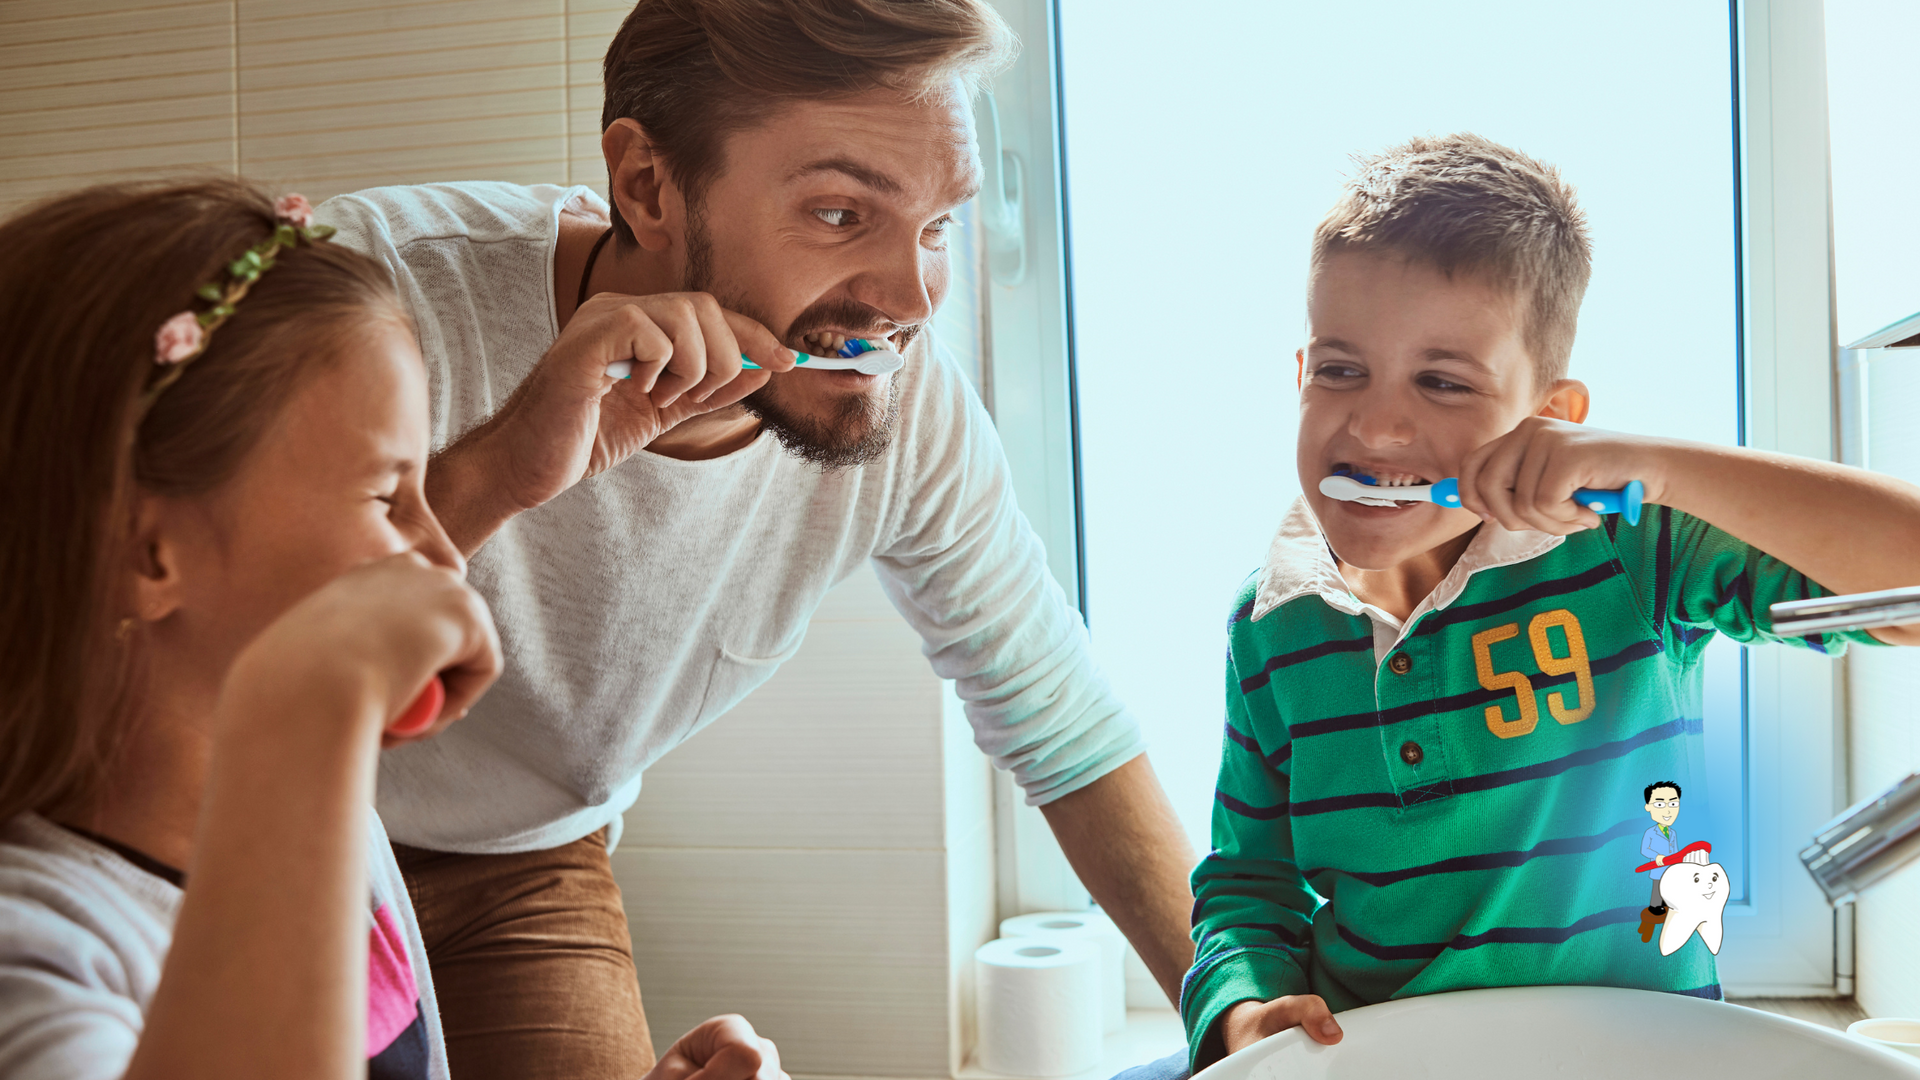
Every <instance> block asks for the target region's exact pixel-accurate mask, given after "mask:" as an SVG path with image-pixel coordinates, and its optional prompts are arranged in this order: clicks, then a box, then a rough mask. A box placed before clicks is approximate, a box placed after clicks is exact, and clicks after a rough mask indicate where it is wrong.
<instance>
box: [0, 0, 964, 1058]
mask: <svg viewBox="0 0 1920 1080" xmlns="http://www.w3.org/2000/svg"><path fill="white" fill-rule="evenodd" d="M628 7H629V3H628V2H623V0H420V2H412V3H407V2H400V3H380V2H376V0H302V2H300V3H293V2H290V0H219V2H187V3H179V2H172V3H158V2H154V0H144V2H142V0H0V215H4V214H7V213H11V212H13V211H15V210H17V209H19V208H21V207H23V206H25V205H26V204H27V203H29V202H31V201H32V200H34V199H37V198H42V197H45V196H48V195H52V194H55V193H59V192H62V191H66V190H68V189H70V188H72V187H76V186H82V185H85V184H89V183H96V182H99V181H103V180H108V179H113V178H116V177H122V176H129V175H151V174H153V173H154V172H156V171H162V172H184V171H192V170H202V171H204V170H217V171H231V170H235V169H238V170H239V171H240V172H241V173H242V174H243V175H246V176H249V177H252V178H254V179H256V180H260V181H262V182H264V183H266V184H268V185H269V186H270V187H272V188H274V189H276V190H281V191H288V190H297V191H300V192H302V193H304V194H305V195H307V196H308V197H309V198H311V199H313V200H314V201H316V202H318V201H319V200H321V199H323V198H326V197H328V196H331V195H335V194H338V193H341V192H346V191H353V190H356V189H359V188H363V187H369V186H373V185H379V184H398V183H424V182H429V181H436V180H461V179H490V180H506V181H513V182H519V183H534V182H546V183H585V184H591V185H593V186H594V187H595V188H596V189H599V190H601V191H602V192H603V193H604V190H605V170H604V167H603V165H602V163H601V159H600V152H599V115H600V99H601V95H600V70H599V63H600V58H601V55H602V53H603V52H604V49H605V43H606V42H607V40H608V39H609V38H610V37H611V36H612V34H613V32H614V30H615V29H616V28H617V27H618V26H619V23H620V20H621V18H622V17H623V16H624V15H625V13H626V11H627V10H628ZM963 250H965V251H968V252H972V251H974V245H972V244H968V245H965V246H964V247H963ZM957 270H958V272H957V273H956V275H955V278H956V289H957V290H958V291H959V292H961V293H963V294H965V293H966V292H967V289H966V287H965V284H964V283H966V282H971V281H975V280H977V275H975V274H973V273H972V272H971V268H970V267H966V266H962V267H958V268H957ZM970 300H971V297H970V296H969V295H961V296H957V297H955V298H954V299H952V300H950V301H949V303H948V305H947V309H946V310H945V311H943V314H942V319H943V322H946V323H949V324H950V325H951V332H943V335H942V336H943V339H944V340H946V342H947V343H948V345H949V347H958V348H962V349H965V348H967V347H968V345H969V343H972V344H974V345H976V346H977V343H978V341H979V340H980V336H981V335H980V334H979V333H978V327H977V326H974V325H972V324H973V323H974V322H976V321H977V320H978V319H979V318H980V308H979V306H978V304H977V303H972V302H970ZM961 359H962V360H963V362H965V361H971V363H968V367H969V368H970V369H972V370H974V371H976V372H977V370H978V357H964V356H963V357H961ZM991 819H992V802H991V794H990V787H989V785H988V771H987V766H986V762H985V759H984V758H983V757H982V756H981V755H980V754H979V753H978V752H977V751H976V750H974V749H973V748H972V746H971V745H970V743H969V741H968V738H967V734H966V730H965V725H964V724H963V723H962V722H961V721H960V720H959V718H958V715H957V711H956V709H955V707H954V705H953V703H952V701H951V699H950V697H949V696H948V692H947V691H945V690H944V689H943V687H942V685H941V683H940V682H939V680H937V679H935V678H934V676H933V675H932V673H931V672H930V671H929V670H928V668H927V664H926V661H925V660H924V659H923V658H922V657H921V655H920V651H919V641H918V639H917V638H915V637H914V635H913V634H912V632H911V631H909V630H908V629H907V628H906V626H905V624H904V623H902V622H901V620H900V618H899V616H898V615H897V614H895V613H894V611H893V610H892V608H891V607H890V606H889V605H888V604H887V602H886V600H885V598H884V596H883V595H882V594H881V592H880V589H879V585H878V583H877V582H876V581H875V579H874V578H873V575H872V574H871V573H870V572H864V571H863V572H862V573H860V574H858V575H856V576H855V578H854V579H853V580H851V581H849V582H848V583H846V584H845V585H843V586H841V587H840V588H839V589H837V590H835V591H834V593H833V594H832V595H831V596H830V597H829V598H828V600H827V602H826V604H825V606H824V607H823V608H822V610H821V612H820V613H819V615H818V617H817V618H816V619H815V620H814V624H813V627H812V629H811V631H810V632H809V633H808V635H807V639H806V643H805V645H804V646H803V647H802V648H801V650H800V652H799V654H798V655H797V656H796V657H794V659H793V660H792V661H790V662H789V663H788V664H787V665H786V666H785V667H783V668H782V669H781V671H780V672H779V673H778V674H777V675H776V676H775V677H774V678H773V680H772V681H771V682H769V683H768V684H767V685H766V686H764V687H763V688H762V689H761V690H760V691H759V692H758V693H756V694H755V695H753V697H752V698H751V699H749V700H748V701H747V702H745V703H744V704H743V705H741V706H740V707H739V708H738V709H736V710H735V711H734V713H733V714H731V715H729V716H727V717H725V718H724V719H722V720H721V721H720V722H719V723H717V724H715V725H713V726H712V727H711V728H709V729H708V730H707V731H706V732H704V733H702V734H701V735H700V736H699V737H697V738H695V739H694V740H693V741H692V742H690V743H689V744H688V745H686V746H684V747H682V748H680V749H678V750H676V751H675V752H674V753H672V754H670V755H669V756H668V757H667V758H666V759H665V760H664V761H663V762H661V763H660V764H659V765H658V766H656V767H655V768H654V769H653V770H651V771H650V772H649V773H648V774H647V781H646V790H645V791H644V793H643V794H642V796H641V799H640V803H639V804H638V806H636V807H635V808H634V810H633V811H632V812H631V813H630V814H629V815H628V823H627V833H626V837H625V840H624V842H623V844H622V846H621V848H620V850H619V851H618V852H617V853H616V854H615V870H616V873H617V874H618V875H619V877H620V881H621V884H622V887H623V889H624V890H625V893H626V896H627V908H628V914H629V917H630V919H631V922H632V926H633V932H634V946H635V954H636V959H637V961H638V964H639V970H640V978H641V985H642V989H643V992H644V994H645V996H646V1000H647V1006H648V1013H649V1016H650V1018H651V1020H652V1026H653V1031H654V1035H655V1038H656V1040H658V1041H659V1043H660V1044H661V1046H662V1048H664V1046H665V1044H666V1042H667V1041H668V1040H670V1039H672V1038H673V1037H674V1036H676V1035H678V1034H679V1033H680V1032H681V1031H683V1030H685V1029H686V1028H687V1027H688V1026H690V1025H691V1024H693V1023H694V1022H696V1021H698V1020H700V1019H703V1018H705V1017H706V1016H708V1015H711V1014H714V1013H718V1012H734V1011H737V1012H743V1013H745V1014H746V1015H747V1016H749V1017H750V1018H751V1019H752V1020H753V1021H754V1022H755V1023H756V1024H757V1025H758V1026H759V1028H760V1030H761V1031H762V1032H763V1033H765V1034H767V1035H770V1036H772V1037H773V1038H775V1039H776V1040H777V1041H778V1042H779V1044H780V1045H781V1047H782V1050H783V1053H784V1064H785V1065H786V1067H787V1069H788V1070H789V1071H790V1072H793V1073H795V1074H812V1075H843V1076H867V1077H873V1076H891V1077H923V1076H925V1077H934V1076H948V1075H951V1074H952V1072H953V1071H954V1070H956V1069H957V1068H958V1066H959V1063H960V1062H959V1054H960V1052H961V1047H962V1045H963V1042H962V1039H963V1036H964V1031H963V1028H964V1027H965V1026H966V1024H967V1023H968V1020H967V1019H966V1017H965V1016H964V1015H963V1014H964V1013H965V1012H966V1011H967V1010H965V1009H963V1008H962V1004H963V1003H964V1002H965V1001H966V1000H967V999H968V996H969V994H970V987H969V985H968V983H967V980H968V979H970V977H971V966H972V965H971V956H972V951H973V949H974V947H975V946H977V945H978V944H979V943H981V942H983V941H985V940H988V939H989V938H991V937H993V936H994V910H993V905H994V892H993V889H994V883H993V855H992V836H993V828H992V820H991Z"/></svg>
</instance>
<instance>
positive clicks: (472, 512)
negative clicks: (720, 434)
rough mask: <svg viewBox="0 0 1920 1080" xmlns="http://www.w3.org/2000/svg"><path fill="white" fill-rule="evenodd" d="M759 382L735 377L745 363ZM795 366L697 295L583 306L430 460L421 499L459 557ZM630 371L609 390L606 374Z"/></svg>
mask: <svg viewBox="0 0 1920 1080" xmlns="http://www.w3.org/2000/svg"><path fill="white" fill-rule="evenodd" d="M742 353H745V354H746V355H747V356H748V357H751V358H752V359H753V362H754V363H756V364H758V365H760V367H761V368H763V369H765V370H760V371H752V370H747V369H745V368H743V367H742V366H741V360H740V357H741V354H742ZM796 358H797V354H796V353H795V352H794V351H793V350H792V349H789V348H787V347H786V346H784V345H782V344H780V342H779V341H778V339H776V338H775V337H774V336H773V333H772V332H771V331H769V330H768V329H767V328H766V327H764V326H762V325H760V324H759V323H757V322H755V321H753V320H752V319H749V318H747V317H746V316H744V315H740V314H737V313H735V312H731V311H726V310H724V309H722V308H721V307H720V305H719V303H718V302H716V301H715V300H714V299H713V297H711V296H708V295H707V294H705V293H660V294H656V295H653V296H619V295H614V294H610V293H603V294H601V295H599V296H596V297H594V298H593V299H591V300H588V301H587V302H586V303H585V304H584V305H582V306H581V308H580V310H579V311H578V312H575V313H574V316H573V318H572V319H571V320H570V321H569V322H568V323H567V326H566V329H565V330H563V331H562V332H561V334H560V338H559V340H557V341H555V342H554V343H553V346H552V347H551V348H549V349H548V350H547V354H546V355H545V356H543V357H541V358H540V362H539V363H538V364H537V365H535V366H534V369H533V371H532V372H530V373H529V374H528V375H527V377H526V378H525V379H524V380H522V381H521V383H520V386H519V387H518V388H517V389H515V390H514V392H513V396H512V397H510V398H508V399H507V402H506V404H505V405H502V406H501V407H500V410H499V411H498V412H496V413H494V415H493V416H492V417H491V418H490V419H488V420H487V422H486V423H484V424H482V425H480V426H479V427H477V428H475V429H474V430H473V431H471V432H469V433H467V434H466V435H464V436H462V437H461V439H460V440H459V441H458V442H456V443H454V444H453V445H452V446H449V447H447V448H446V449H445V450H443V451H441V452H440V453H439V454H437V455H435V456H434V458H433V461H432V463H431V465H430V466H429V468H428V471H427V499H428V502H430V503H431V504H432V506H433V510H434V513H435V514H437V515H439V517H440V520H441V522H442V523H443V524H444V525H445V526H446V529H447V534H448V535H449V536H451V537H452V538H453V541H454V543H455V545H456V546H457V547H459V548H460V550H461V551H462V552H463V553H465V554H469V555H470V554H472V553H473V552H474V551H475V550H477V549H478V548H479V547H480V545H481V544H482V543H483V542H485V540H486V539H487V537H489V536H491V535H493V533H494V532H495V531H497V530H498V529H499V528H500V526H501V525H503V524H505V523H506V522H507V521H508V520H509V519H510V518H512V517H513V516H514V515H515V514H518V513H521V512H523V511H526V510H531V509H533V508H534V507H536V506H540V505H541V504H543V503H546V502H547V501H548V500H550V499H552V498H554V497H555V496H556V495H559V494H560V493H561V492H563V491H565V490H567V489H568V488H570V487H572V486H573V485H575V484H577V483H579V482H580V481H581V480H584V479H586V478H587V477H589V476H594V475H596V474H598V473H601V472H604V471H606V470H607V469H610V468H612V467H613V466H615V465H618V464H619V463H620V462H622V461H625V460H626V459H627V458H629V457H631V456H633V454H635V453H636V452H638V451H639V450H640V449H641V448H642V447H644V446H646V445H647V444H648V443H650V442H652V441H653V440H655V439H657V438H659V437H660V436H661V435H662V434H663V433H665V432H667V431H668V430H670V429H672V428H673V427H674V426H676V425H678V424H680V423H682V422H684V421H686V420H688V419H690V418H692V417H695V416H699V415H700V414H702V413H707V412H712V411H714V410H715V409H724V408H726V407H727V406H729V405H734V404H736V403H738V402H739V401H740V400H741V399H743V398H745V397H746V396H747V395H748V394H751V393H753V392H754V391H755V390H758V389H760V388H761V387H762V386H765V385H766V384H767V379H768V378H769V377H771V375H772V373H773V372H776V371H791V370H792V369H793V365H794V360H795V359H796ZM623 360H624V361H631V362H632V364H633V374H632V377H631V378H628V379H615V378H613V377H612V376H610V375H608V374H607V365H609V364H612V363H615V362H618V361H623Z"/></svg>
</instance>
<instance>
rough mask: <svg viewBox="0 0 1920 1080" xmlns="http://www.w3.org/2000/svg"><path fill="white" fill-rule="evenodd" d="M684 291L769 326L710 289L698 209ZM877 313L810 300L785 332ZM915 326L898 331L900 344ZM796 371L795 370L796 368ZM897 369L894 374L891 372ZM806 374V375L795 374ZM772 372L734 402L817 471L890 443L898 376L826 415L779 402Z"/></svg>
mask: <svg viewBox="0 0 1920 1080" xmlns="http://www.w3.org/2000/svg"><path fill="white" fill-rule="evenodd" d="M682 288H683V289H684V290H685V291H687V292H704V293H711V294H713V296H714V298H715V299H716V300H718V301H719V302H720V306H721V307H723V308H726V309H727V310H729V311H737V312H739V313H740V314H742V315H745V316H747V317H748V318H750V319H753V320H754V321H756V322H758V323H760V325H762V326H766V327H768V329H772V323H771V322H770V321H769V320H768V319H767V318H766V317H765V316H764V315H762V314H761V313H760V312H759V311H758V310H757V309H756V307H755V306H754V305H753V304H751V303H748V302H747V301H746V299H745V298H744V297H739V296H727V295H722V294H721V293H720V292H718V291H717V290H716V289H715V288H714V272H713V245H712V243H711V242H710V241H709V239H708V237H707V228H706V215H705V213H704V207H700V206H698V205H697V204H689V205H688V207H687V269H686V274H685V275H684V281H683V282H682ZM877 314H878V313H877V312H874V311H873V310H872V309H871V308H867V307H865V306H864V305H859V304H854V303H851V302H849V301H841V302H832V301H829V302H825V303H821V304H816V305H814V306H813V307H810V308H808V309H807V310H806V311H803V312H801V313H800V315H799V317H798V318H796V319H794V321H793V326H792V327H790V328H789V330H788V336H789V337H790V338H791V337H797V336H799V335H800V334H804V333H806V332H807V331H809V330H813V329H818V328H820V327H825V326H850V325H858V324H860V323H872V322H874V321H876V316H877ZM918 330H919V327H912V328H910V329H909V331H908V332H907V333H906V334H905V335H903V338H904V340H902V341H901V342H900V346H899V347H900V348H901V349H905V348H906V341H907V340H911V337H912V335H913V334H914V333H917V332H918ZM796 370H798V369H796ZM897 374H898V373H896V376H897ZM801 377H802V378H811V377H812V376H801ZM780 387H781V381H780V379H779V377H778V376H776V377H775V379H774V380H772V381H769V382H768V383H767V385H765V386H763V387H761V388H760V389H758V390H755V391H754V392H753V393H751V394H749V395H747V397H746V399H745V400H743V401H742V402H741V403H740V404H741V405H742V406H744V407H745V408H746V410H747V411H748V412H750V413H752V414H753V415H754V416H755V417H756V418H758V419H759V421H760V423H761V424H763V425H765V427H766V429H767V430H768V431H771V432H772V433H773V437H774V438H775V439H777V440H778V441H779V443H780V446H781V448H782V449H784V450H786V452H787V453H789V454H792V455H793V456H794V457H797V458H799V459H800V460H801V461H804V462H806V463H808V464H810V465H813V466H814V467H816V468H818V469H819V470H820V471H821V472H835V471H838V470H840V469H851V468H854V467H856V466H860V465H865V464H867V463H868V462H870V461H875V460H878V459H879V458H880V456H881V455H883V454H885V453H886V452H887V447H889V446H891V445H892V444H893V428H894V425H895V424H896V423H897V422H898V421H899V419H900V380H899V379H898V378H897V377H890V378H888V379H887V397H886V400H885V401H884V402H880V401H875V400H874V399H873V397H872V395H869V394H849V395H847V396H845V397H843V398H840V399H838V400H837V401H835V402H833V404H832V406H831V409H832V415H830V416H827V417H824V418H823V417H818V416H813V415H809V414H808V413H806V412H805V411H804V410H802V409H801V408H799V407H797V406H796V405H795V404H794V403H792V402H790V401H785V400H783V395H782V394H781V393H780Z"/></svg>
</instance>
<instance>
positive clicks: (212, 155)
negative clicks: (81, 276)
mask: <svg viewBox="0 0 1920 1080" xmlns="http://www.w3.org/2000/svg"><path fill="white" fill-rule="evenodd" d="M220 127H221V125H219V124H217V123H209V124H207V125H206V126H205V127H204V129H203V130H204V132H205V134H206V136H207V137H206V138H203V139H199V140H195V141H189V142H180V143H172V144H169V145H166V146H141V145H138V144H134V145H119V146H116V145H111V144H109V145H101V146H98V147H97V148H96V149H88V150H69V151H66V152H61V153H48V154H35V155H18V156H15V155H8V156H7V157H6V158H5V159H4V161H3V162H0V198H17V197H18V196H17V195H15V194H14V193H13V191H12V190H11V189H12V188H13V186H14V185H16V184H26V185H29V186H31V187H33V188H34V189H35V190H39V185H41V184H42V183H43V182H44V181H47V180H55V181H58V182H59V183H61V184H63V185H68V186H71V185H75V184H93V183H99V182H102V181H105V180H111V179H115V178H120V177H129V176H146V175H151V174H172V173H191V172H199V171H204V170H226V169H230V168H231V167H232V164H233V157H232V155H233V140H232V138H231V137H222V133H221V132H220V131H219V128H220ZM11 141H12V140H9V142H11Z"/></svg>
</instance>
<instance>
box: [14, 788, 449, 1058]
mask: <svg viewBox="0 0 1920 1080" xmlns="http://www.w3.org/2000/svg"><path fill="white" fill-rule="evenodd" d="M368 822H369V826H368V830H367V879H368V883H369V884H370V885H371V886H372V889H371V892H372V898H371V903H370V904H369V905H368V919H367V924H368V956H367V968H368V971H367V975H368V978H367V995H368V996H367V1075H368V1077H369V1078H370V1080H447V1048H446V1040H445V1038H444V1036H443V1035H442V1034H441V1030H440V1013H439V1011H438V1009H437V1007H436V1005H435V1002H434V996H433V980H432V978H431V977H430V976H429V974H428V971H427V950H426V946H425V945H424V943H423V942H422V941H421V938H420V927H419V924H418V923H416V922H415V921H414V916H413V905H412V904H410V903H408V901H407V888H406V883H405V881H403V880H402V879H401V877H400V867H399V866H398V865H396V864H395V863H394V860H393V848H392V846H391V845H390V844H389V843H388V841H387V834H386V832H385V831H384V830H383V829H382V828H381V827H380V819H379V818H378V817H377V816H374V815H371V814H370V815H368ZM135 855H136V857H137V855H138V853H137V852H136V853H135ZM184 895H185V894H184V893H183V892H182V891H181V890H180V888H179V887H178V886H176V885H174V884H173V883H172V882H170V881H168V880H167V879H166V878H164V877H162V876H160V875H159V874H158V873H155V872H154V871H151V870H147V869H143V868H141V867H139V866H136V865H135V864H134V863H132V862H130V861H128V859H127V858H125V857H124V856H122V855H120V854H119V853H117V852H115V851H113V850H112V849H111V848H109V847H106V846H105V845H102V844H99V843H96V842H94V841H93V840H90V839H88V838H86V837H84V836H82V835H80V834H78V833H75V832H73V831H71V830H68V829H65V828H62V827H60V826H59V825H55V824H54V823H53V822H50V821H48V820H46V819H45V818H43V817H40V816H38V815H37V814H22V815H20V816H19V817H16V818H14V819H13V820H12V821H9V822H6V823H5V824H4V825H3V826H0V1077H4V1078H5V1080H114V1078H117V1077H119V1076H121V1075H123V1074H124V1073H125V1072H126V1071H127V1065H128V1063H129V1062H131V1061H132V1060H133V1051H134V1048H135V1047H137V1046H138V1045H139V1043H140V1032H141V1031H142V1030H143V1029H144V1028H145V1021H146V1015H147V1009H148V1007H149V1006H150V1005H151V1004H152V1002H153V994H154V991H155V990H156V989H157V988H158V987H159V985H160V971H161V968H162V967H163V966H164V964H165V963H166V959H167V948H168V946H169V945H171V944H172V942H173V920H174V917H175V916H176V915H177V914H178V913H179V910H180V902H181V899H182V898H183V897H184ZM287 932H288V933H290V934H292V933H297V932H298V930H297V928H293V927H289V928H288V930H287Z"/></svg>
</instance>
